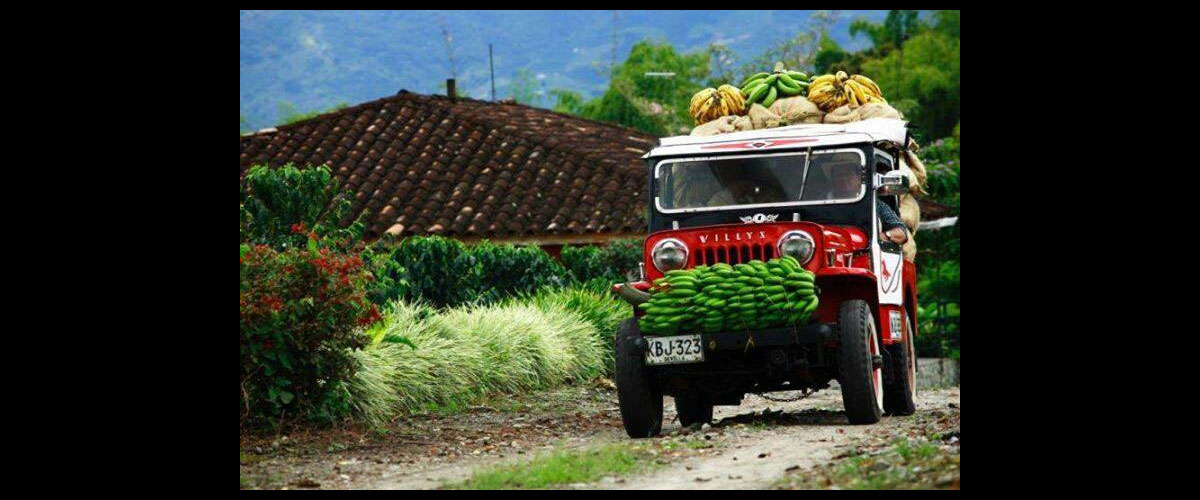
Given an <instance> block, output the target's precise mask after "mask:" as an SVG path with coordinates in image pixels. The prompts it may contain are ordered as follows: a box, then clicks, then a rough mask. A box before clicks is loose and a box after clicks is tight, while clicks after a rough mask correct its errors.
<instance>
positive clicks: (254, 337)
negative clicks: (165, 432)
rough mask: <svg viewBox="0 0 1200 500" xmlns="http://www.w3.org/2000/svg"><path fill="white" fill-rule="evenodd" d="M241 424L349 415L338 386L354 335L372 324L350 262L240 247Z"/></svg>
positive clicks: (372, 311) (328, 254)
mask: <svg viewBox="0 0 1200 500" xmlns="http://www.w3.org/2000/svg"><path fill="white" fill-rule="evenodd" d="M240 278H241V296H240V299H241V392H242V394H241V402H242V422H243V423H244V424H245V423H250V424H255V423H260V422H262V421H277V420H278V419H280V418H284V417H287V416H307V417H309V418H310V419H312V420H316V421H318V422H325V423H328V422H331V421H334V420H337V419H339V418H341V417H343V416H345V415H346V414H347V413H348V411H349V410H350V407H349V404H350V401H349V398H348V392H347V389H346V387H345V385H344V383H345V382H346V381H348V380H350V379H351V377H353V375H354V368H355V365H354V363H353V361H352V359H351V357H350V353H349V351H351V350H353V349H358V348H360V347H362V346H363V345H365V344H366V342H367V337H366V336H364V335H362V334H361V332H359V331H358V330H357V329H358V328H359V327H362V326H365V325H367V324H370V323H371V322H373V321H374V320H376V319H378V318H379V312H378V309H377V308H376V307H375V305H374V304H371V303H370V302H368V301H367V298H366V291H365V290H366V285H367V283H368V282H369V281H370V280H371V276H370V274H369V273H367V272H366V271H365V270H364V268H363V262H362V260H361V259H360V258H359V257H357V256H348V255H344V254H341V253H338V252H335V251H333V250H330V249H329V248H321V249H319V250H318V249H317V248H316V242H315V241H313V240H310V245H308V246H307V248H305V249H295V248H291V249H287V250H283V251H277V250H274V249H272V248H270V247H269V246H267V245H256V246H253V247H250V246H249V245H242V248H241V274H240Z"/></svg>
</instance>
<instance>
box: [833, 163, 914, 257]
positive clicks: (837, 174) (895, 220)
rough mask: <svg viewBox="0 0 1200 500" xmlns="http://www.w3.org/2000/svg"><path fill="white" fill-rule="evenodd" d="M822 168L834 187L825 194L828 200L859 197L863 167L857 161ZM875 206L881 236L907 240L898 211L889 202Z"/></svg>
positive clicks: (906, 233)
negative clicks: (881, 230) (881, 229)
mask: <svg viewBox="0 0 1200 500" xmlns="http://www.w3.org/2000/svg"><path fill="white" fill-rule="evenodd" d="M821 170H822V171H824V172H825V177H827V178H829V180H830V181H831V183H832V184H833V188H832V189H830V190H829V193H828V194H826V195H825V199H826V200H835V199H841V198H856V197H858V191H859V189H861V188H862V168H861V167H860V166H859V165H858V164H857V163H853V162H842V163H832V164H825V165H821ZM875 207H876V212H877V213H878V215H879V225H880V226H881V227H882V228H883V232H882V233H880V238H881V239H883V240H887V241H891V242H893V243H896V244H899V245H903V244H904V243H905V242H907V241H908V228H907V227H905V226H904V221H903V220H901V219H900V216H899V215H897V214H896V211H895V210H893V209H892V207H891V206H889V205H888V204H887V203H876V204H875Z"/></svg>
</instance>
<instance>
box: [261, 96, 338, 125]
mask: <svg viewBox="0 0 1200 500" xmlns="http://www.w3.org/2000/svg"><path fill="white" fill-rule="evenodd" d="M346 106H347V104H346V103H345V102H339V103H337V104H336V105H334V106H333V107H332V108H328V109H319V110H316V111H309V112H307V113H302V112H300V110H299V109H297V108H296V105H295V104H292V103H291V102H289V101H281V102H280V103H279V107H278V112H279V123H278V125H276V126H283V125H291V124H293V123H296V122H301V121H304V120H307V119H309V118H315V117H316V116H318V115H323V114H325V113H331V112H333V111H337V110H339V109H342V108H345V107H346Z"/></svg>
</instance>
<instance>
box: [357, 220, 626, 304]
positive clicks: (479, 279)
mask: <svg viewBox="0 0 1200 500" xmlns="http://www.w3.org/2000/svg"><path fill="white" fill-rule="evenodd" d="M372 255H373V256H372V258H371V262H372V269H373V270H375V272H376V277H377V278H379V283H381V285H380V286H379V287H378V288H379V290H378V291H377V293H373V295H372V298H373V300H376V301H377V303H379V304H386V303H388V302H390V301H392V300H394V299H397V298H403V299H405V300H408V301H422V302H425V303H428V304H430V305H432V306H435V307H456V306H460V305H464V304H491V303H494V302H496V301H498V300H501V299H504V298H507V297H513V296H523V295H528V294H533V293H536V292H538V291H539V290H541V289H544V288H561V287H564V286H568V285H570V286H587V287H588V288H591V289H593V290H607V288H608V287H610V286H612V284H613V283H615V282H618V281H624V280H625V279H626V277H625V272H626V271H629V270H636V269H637V263H638V262H640V261H641V256H642V244H641V241H640V240H628V241H618V242H614V243H612V244H610V245H608V246H605V247H598V246H586V247H569V246H568V247H566V248H564V249H563V252H562V263H561V264H560V263H559V262H558V261H556V260H555V259H554V258H553V257H551V256H550V254H548V253H546V252H545V251H543V250H542V249H541V248H538V247H536V246H531V245H509V244H500V245H497V244H494V243H491V242H488V241H483V242H480V243H477V244H474V245H467V244H464V243H462V242H460V241H458V240H453V239H449V238H442V237H439V236H420V237H411V238H405V239H404V240H402V241H400V242H399V244H397V245H396V246H395V248H394V249H392V250H390V251H379V250H376V251H375V252H374V253H373V254H372ZM383 284H394V285H391V286H392V288H391V289H387V288H386V287H385V286H384V285H383Z"/></svg>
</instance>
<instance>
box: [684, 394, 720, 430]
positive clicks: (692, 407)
mask: <svg viewBox="0 0 1200 500" xmlns="http://www.w3.org/2000/svg"><path fill="white" fill-rule="evenodd" d="M675 413H676V414H677V415H679V425H681V426H683V427H687V426H689V425H692V424H694V423H697V422H699V423H701V424H709V423H712V415H713V401H712V398H710V397H708V395H705V394H683V395H679V396H675Z"/></svg>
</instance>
